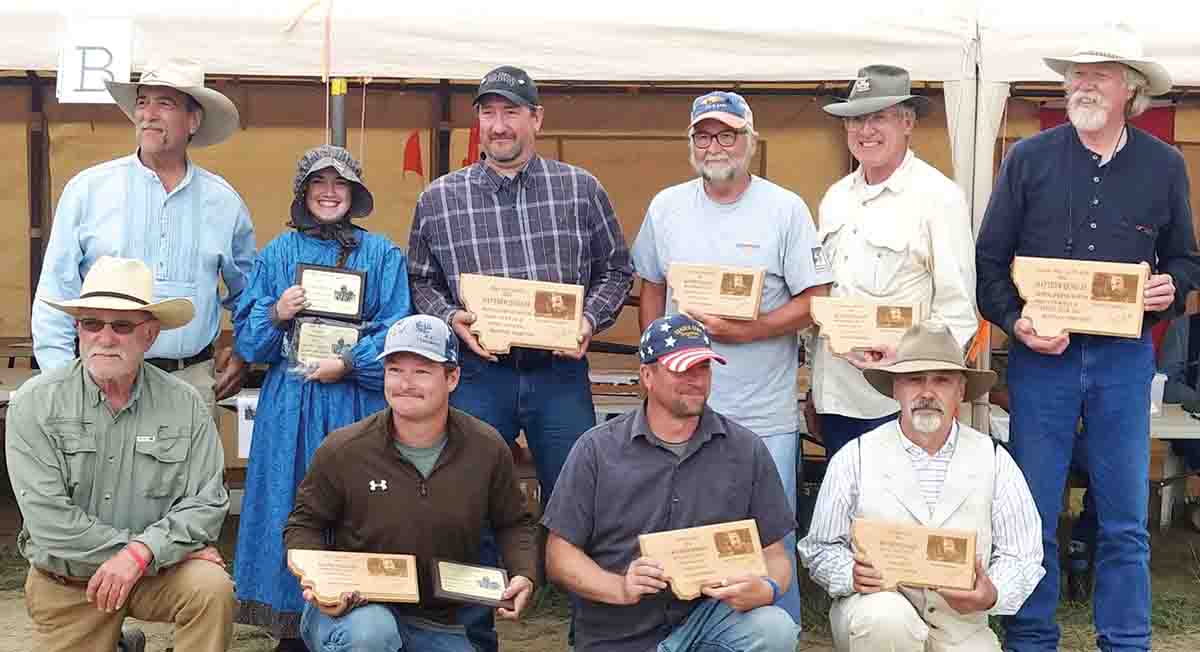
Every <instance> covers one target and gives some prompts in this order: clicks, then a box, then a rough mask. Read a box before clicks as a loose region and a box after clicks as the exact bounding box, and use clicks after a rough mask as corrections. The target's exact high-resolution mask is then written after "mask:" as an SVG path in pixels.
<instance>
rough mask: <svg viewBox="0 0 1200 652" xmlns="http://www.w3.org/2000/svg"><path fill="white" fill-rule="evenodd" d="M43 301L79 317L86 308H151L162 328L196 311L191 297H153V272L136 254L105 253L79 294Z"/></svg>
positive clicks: (183, 320)
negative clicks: (121, 256)
mask: <svg viewBox="0 0 1200 652" xmlns="http://www.w3.org/2000/svg"><path fill="white" fill-rule="evenodd" d="M42 301H44V302H46V303H47V304H49V305H51V306H53V307H55V308H58V309H59V310H61V311H63V312H65V313H67V314H68V315H71V316H72V317H75V318H76V319H78V318H79V316H80V313H81V311H82V310H83V309H85V308H91V309H95V310H124V311H130V312H135V311H138V312H148V313H150V314H152V315H154V318H155V319H157V320H158V322H159V324H161V326H162V330H171V329H172V328H179V327H181V326H185V325H187V323H188V322H190V321H192V317H193V316H194V315H195V314H196V309H195V306H193V305H192V300H191V299H164V300H162V301H155V300H154V275H153V274H152V273H151V272H150V268H149V267H146V264H145V263H143V262H142V261H140V260H135V259H133V258H114V257H112V256H102V257H101V258H100V259H98V260H97V261H96V263H95V264H94V265H92V268H91V269H90V270H88V273H87V276H86V277H85V278H84V279H83V287H82V288H81V289H80V292H79V298H78V299H71V300H67V301H52V300H50V299H46V298H43V299H42Z"/></svg>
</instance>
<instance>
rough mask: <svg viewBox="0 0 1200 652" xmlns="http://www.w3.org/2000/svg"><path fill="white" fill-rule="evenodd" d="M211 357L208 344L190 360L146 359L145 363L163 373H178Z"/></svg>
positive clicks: (210, 348)
mask: <svg viewBox="0 0 1200 652" xmlns="http://www.w3.org/2000/svg"><path fill="white" fill-rule="evenodd" d="M212 357H213V347H212V345H211V344H209V345H208V346H206V347H204V348H203V349H201V350H200V352H199V353H197V354H196V355H193V356H192V357H190V358H183V359H182V360H177V359H175V358H146V362H147V363H149V364H152V365H154V366H155V367H158V368H159V369H162V370H163V371H179V370H181V369H186V368H187V367H190V366H192V365H194V364H199V363H201V362H207V361H209V360H212Z"/></svg>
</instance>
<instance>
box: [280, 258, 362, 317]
mask: <svg viewBox="0 0 1200 652" xmlns="http://www.w3.org/2000/svg"><path fill="white" fill-rule="evenodd" d="M296 285H299V286H300V287H302V288H304V299H305V300H306V301H308V304H309V305H308V307H306V308H304V309H303V310H301V311H300V314H301V315H313V316H317V317H332V318H333V319H346V320H350V321H357V320H359V319H362V311H363V290H364V289H366V285H367V273H366V272H364V271H360V270H357V269H343V268H341V267H326V266H324V265H297V266H296Z"/></svg>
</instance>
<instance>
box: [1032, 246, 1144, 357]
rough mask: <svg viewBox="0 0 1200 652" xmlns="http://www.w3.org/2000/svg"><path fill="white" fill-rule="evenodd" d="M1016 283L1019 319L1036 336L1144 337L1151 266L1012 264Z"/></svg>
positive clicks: (1059, 261)
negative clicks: (1027, 322) (1021, 302)
mask: <svg viewBox="0 0 1200 652" xmlns="http://www.w3.org/2000/svg"><path fill="white" fill-rule="evenodd" d="M1012 275H1013V283H1015V284H1016V286H1017V292H1019V293H1020V294H1021V298H1022V299H1024V300H1025V307H1024V309H1023V310H1021V316H1022V317H1027V318H1028V319H1029V320H1030V321H1031V322H1033V328H1034V330H1036V331H1037V334H1038V335H1041V336H1043V337H1054V336H1056V335H1058V334H1060V333H1063V332H1071V333H1090V334H1092V335H1111V336H1113V337H1133V338H1137V337H1141V336H1142V318H1143V317H1144V316H1145V307H1144V300H1145V298H1144V296H1143V292H1144V291H1145V289H1146V280H1147V279H1148V278H1149V276H1150V266H1149V265H1147V264H1145V263H1104V262H1098V261H1091V260H1065V259H1060V258H1031V257H1028V256H1017V257H1016V258H1014V259H1013V268H1012Z"/></svg>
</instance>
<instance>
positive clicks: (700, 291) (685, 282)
mask: <svg viewBox="0 0 1200 652" xmlns="http://www.w3.org/2000/svg"><path fill="white" fill-rule="evenodd" d="M765 277H766V270H764V269H761V268H760V269H755V268H751V267H729V266H725V265H697V264H693V263H671V267H670V269H668V270H667V283H668V284H669V285H670V286H671V299H672V300H673V301H675V303H676V304H677V305H678V306H679V310H680V311H687V310H689V309H691V310H696V311H698V312H702V313H704V314H707V315H716V316H718V317H727V318H729V319H741V320H753V319H756V318H758V309H759V306H760V305H761V304H762V292H763V279H764V278H765Z"/></svg>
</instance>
